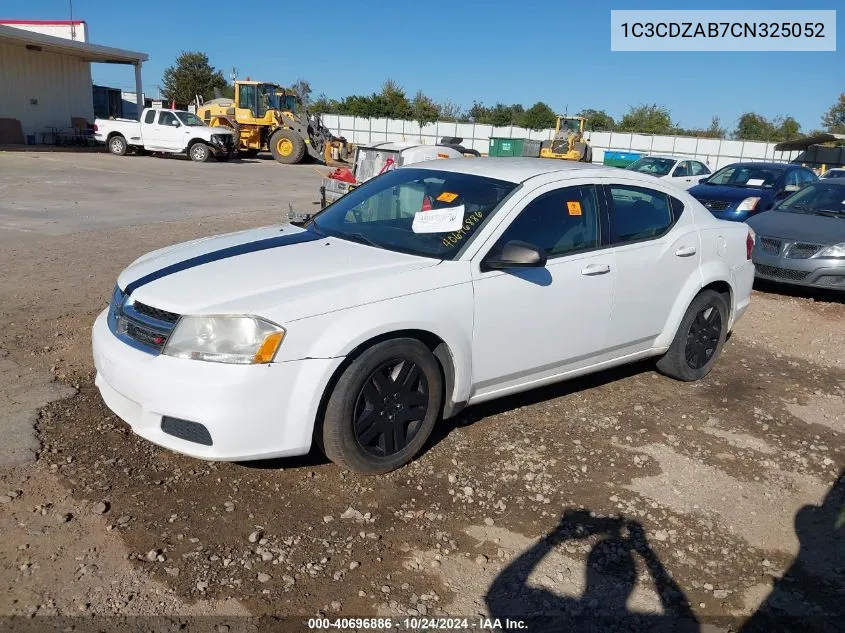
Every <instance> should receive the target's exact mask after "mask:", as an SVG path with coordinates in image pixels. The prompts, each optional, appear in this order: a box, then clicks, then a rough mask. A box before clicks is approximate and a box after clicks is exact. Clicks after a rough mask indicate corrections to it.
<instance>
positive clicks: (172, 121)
mask: <svg viewBox="0 0 845 633" xmlns="http://www.w3.org/2000/svg"><path fill="white" fill-rule="evenodd" d="M178 123H179V122H178V121H177V120H176V116H175V115H174V114H173V113H172V112H162V113H161V114H159V115H158V124H159V125H168V126H174V125H178Z"/></svg>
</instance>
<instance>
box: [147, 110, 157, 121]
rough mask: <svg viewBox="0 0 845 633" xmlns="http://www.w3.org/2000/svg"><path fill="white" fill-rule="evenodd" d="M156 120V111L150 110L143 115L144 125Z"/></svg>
mask: <svg viewBox="0 0 845 633" xmlns="http://www.w3.org/2000/svg"><path fill="white" fill-rule="evenodd" d="M155 118H156V111H155V110H150V111H149V112H147V114H145V115H144V123H152V122H153V121H155Z"/></svg>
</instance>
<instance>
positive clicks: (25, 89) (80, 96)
mask: <svg viewBox="0 0 845 633" xmlns="http://www.w3.org/2000/svg"><path fill="white" fill-rule="evenodd" d="M86 40H87V27H86V26H85V23H84V22H20V21H16V22H14V23H13V22H0V120H6V121H7V122H8V121H10V120H11V121H14V120H17V121H20V126H21V128H22V129H23V134H24V136H26V137H30V140H31V139H32V138H34V139H35V140H36V142H38V143H41V142H43V139H44V138H45V136H46V135H47V134H48V133H49V132H50V131H51V130H65V129H67V128H69V127H71V125H72V122H71V119H72V118H74V117H77V118H84V119H86V120H87V121H89V122H93V120H94V103H93V93H92V83H91V63H92V62H99V63H105V64H129V65H132V66H134V67H135V85H136V87H137V94H138V95H141V94H142V85H141V65H142V63H143V62H145V61H147V55H146V54H145V53H136V52H134V51H127V50H121V49H117V48H111V47H108V46H98V45H96V44H90V43H88V42H87V41H86Z"/></svg>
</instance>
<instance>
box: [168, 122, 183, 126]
mask: <svg viewBox="0 0 845 633" xmlns="http://www.w3.org/2000/svg"><path fill="white" fill-rule="evenodd" d="M170 125H172V126H173V127H181V125H180V124H179V121H171V122H170Z"/></svg>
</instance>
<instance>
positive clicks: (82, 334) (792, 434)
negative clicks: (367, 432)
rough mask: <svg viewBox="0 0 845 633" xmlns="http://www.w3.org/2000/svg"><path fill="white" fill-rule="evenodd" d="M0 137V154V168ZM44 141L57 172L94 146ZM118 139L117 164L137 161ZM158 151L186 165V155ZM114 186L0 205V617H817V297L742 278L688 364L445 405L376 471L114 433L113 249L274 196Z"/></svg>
mask: <svg viewBox="0 0 845 633" xmlns="http://www.w3.org/2000/svg"><path fill="white" fill-rule="evenodd" d="M106 158H107V159H109V160H111V159H112V158H113V157H96V158H86V160H88V161H95V160H96V161H100V160H102V159H106ZM11 160H12V159H11V158H9V157H8V156H4V155H2V154H0V187H2V186H3V185H4V183H5V184H6V188H7V189H8V184H9V183H8V181H4V180H3V178H4V177H6V176H5V174H6V173H8V171H6V172H4V171H3V170H2V168H3V166H4V165H5V164H6V163H9V164H10V161H11ZM53 160H57V161H58V162H59V167H60V169H61V170H63V173H65V172H66V174H67V178H70V179H71V180H73V181H74V182H77V181H79V180H84V179H85V178H91V177H95V176H92V175H91V174H95V175H96V174H99V172H97V171H91V170H90V169H88V170H86V169H85V168H86V167H91V166H95V167H97V169H110V168H111V166H110V164H109V163H100V162H97V163H90V164H89V163H86V162H85V161H80V160H74V161H71V160H70V159H67V157H58V158H55V157H54V159H53ZM133 160H136V165H137V166H138V169H139V171H140V172H143V173H142V174H141V175H142V176H143V177H144V178H150V179H151V178H153V177H154V176H155V174H157V173H158V171H157V170H159V169H160V164H158V163H156V160H157V159H152V158H151V159H133ZM4 161H6V163H4ZM162 162H165V161H162ZM169 162H170V163H171V165H172V168H173V171H174V172H175V171H177V167H178V169H181V168H182V167H183V166H189V167H190V168H191V169H190V171H189V172H187V171H186V173H184V174H181V175H180V176H178V178H179V179H180V182H182V183H183V185H182V186H190V187H194V188H197V187H200V186H201V185H200V183H199V181H198V177H197V174H198V173H200V174H202V173H203V172H197V171H196V170H194V169H193V167H195V166H194V165H191V164H190V163H187V164H186V165H183V164H181V163H178V164H177V163H175V162H174V161H169ZM15 164H16V165H17V163H15ZM77 164H78V168H77ZM203 167H206V166H203ZM207 167H209V168H210V169H219V168H221V167H226V168H228V167H230V166H228V165H208V166H207ZM231 167H235V166H234V165H233V166H231ZM246 167H247V166H246V165H241V166H239V168H240V169H242V170H243V169H246ZM260 167H261V168H262V169H266V173H267V174H272V173H274V172H273V171H272V170H270V169H269V168H270V167H277V166H275V165H261V166H260ZM121 169H124V167H123V166H121ZM285 169H286V168H280V169H278V170H277V171H276V172H275V173H285V172H284V170H285ZM144 170H146V171H144ZM227 173H228V172H227ZM299 173H300V175H301V177H302V178H304V179H308V178H310V180H309V181H307V183H306V184H309V185H312V186H314V185H315V183H316V174H314V173H313V170H311V171H310V172H308V171H305V170H301V171H300V172H299ZM48 176H49V174H48ZM286 177H289V176H286ZM46 178H47V180H50V178H49V177H46ZM306 184H300V185H298V187H299V191H300V192H304V191H307V186H306ZM233 186H236V183H234V184H233ZM45 187H46V188H47V189H49V186H48V185H45ZM59 190H60V188H58V187H57V186H53V189H52V195H53V196H56V195H60V193H59ZM237 193H238V196H239V197H247V196H249V195H250V191H248V190H244V191H239V192H237ZM40 195H42V196H44V197H45V198H49V197H50V195H51V194H50V193H49V191H47V190H46V189H45V191H42V193H41V194H40ZM103 195H105V194H103ZM285 195H287V194H286V193H285V192H284V190H280V193H279V197H280V198H281V199H284V197H285ZM299 195H300V197H307V196H306V194H303V193H300V194H299ZM13 202H14V200H12V202H10V200H9V199H4V200H2V201H0V217H3V214H4V212H6V211H8V208H9V207H10V206H11V205H12V203H13ZM99 202H100V203H103V201H102V200H100V201H99ZM124 203H125V204H129V205H130V209H129V211H131V210H133V209H134V210H135V211H136V212H137V223H132V222H131V221H130V220H131V214H128V213H127V214H126V216H125V217H123V216H122V217H121V219H120V222H118V223H117V225H116V226H111V225H109V226H107V227H106V228H101V227H98V226H97V223H96V222H93V223H92V222H88V223H86V224H84V225H81V226H76V225H74V224H73V218H72V217H70V218H67V217H62V218H59V220H58V221H59V224H60V225H61V226H66V227H67V229H66V230H64V229H63V230H62V231H53V232H46V231H40V230H38V229H37V227H35V228H32V227H29V228H27V229H26V230H22V229H21V228H20V227H17V228H14V227H12V228H8V225H7V228H5V229H4V228H0V241H2V243H3V244H4V248H3V249H0V269H2V270H3V275H2V277H0V350H2V352H0V401H2V402H3V405H4V406H2V407H0V410H12V409H14V415H5V416H4V415H2V414H0V424H1V425H2V427H3V429H2V430H0V433H6V434H7V436H9V437H12V436H14V437H17V436H19V435H20V434H21V431H20V430H11V429H13V428H14V429H18V427H12V426H10V425H11V424H12V423H13V418H14V420H15V421H16V422H15V423H17V424H24V426H26V425H25V423H21V422H20V419H21V417H20V416H26V415H32V416H36V417H37V423H36V430H37V437H36V438H35V439H36V440H37V442H38V443H40V449H38V450H37V460H36V461H35V462H33V463H21V461H19V462H17V463H11V462H9V465H7V466H6V467H5V468H3V469H0V504H1V505H2V506H3V507H2V510H0V529H2V530H3V531H4V535H5V538H4V539H3V543H2V545H0V615H64V616H70V615H80V614H83V615H92V614H93V615H108V616H127V617H128V616H137V615H160V616H168V617H170V618H173V620H172V621H171V623H172V622H176V621H177V620H178V618H179V617H180V616H192V615H206V616H215V617H217V618H220V619H219V620H206V621H204V626H206V625H210V623H211V622H215V623H216V624H215V625H214V626H215V627H218V628H217V630H224V629H223V628H219V627H228V626H235V627H236V626H237V623H243V622H245V621H246V620H244V616H271V615H272V616H281V615H288V616H302V617H309V616H313V615H316V614H326V615H329V616H332V617H334V616H339V617H352V616H357V617H360V616H375V615H393V616H403V617H404V616H407V615H410V616H433V615H453V616H457V615H460V616H466V617H471V618H473V620H472V622H475V623H476V624H475V626H476V628H483V627H482V626H481V624H483V621H480V620H479V618H481V617H500V618H505V617H511V618H516V617H520V618H531V617H532V616H535V615H538V614H543V615H544V616H548V615H549V614H552V615H553V616H554V618H553V619H548V618H546V619H544V620H530V622H531V623H532V627H533V628H532V630H535V629H536V630H541V629H542V627H543V626H544V625H543V623H544V622H545V623H546V625H547V627H551V628H548V630H567V628H569V630H593V629H590V628H589V626H590V625H592V626H599V624H601V625H602V626H599V628H596V629H595V630H613V628H614V627H616V628H618V629H619V630H623V629H624V630H645V629H648V628H649V627H655V626H664V627H668V628H666V629H665V630H727V629H732V628H734V629H735V628H736V627H737V626H738V625H739V624H741V623H742V622H743V621H744V620H745V619H747V618H748V616H750V615H752V614H754V613H756V612H758V611H760V607H761V605H764V604H765V605H767V607H770V608H774V607H777V608H778V609H780V610H781V611H779V612H778V613H786V614H790V615H793V616H802V617H805V619H803V620H801V626H800V627H799V629H796V630H836V629H835V623H838V624H840V626H841V622H842V621H844V620H843V618H845V613H843V606H842V599H841V597H842V595H845V542H844V541H843V535H842V533H843V530H839V531H838V532H835V531H834V527H833V523H834V515H835V513H836V512H838V509H839V508H840V507H842V504H843V496H845V490H843V488H845V480H843V479H842V478H843V476H845V470H843V467H845V341H843V338H842V334H841V332H842V324H843V323H845V303H843V298H840V297H836V296H832V295H821V294H816V293H808V292H794V291H793V292H783V289H782V288H775V287H769V286H766V287H761V288H760V289H758V290H757V291H755V293H754V297H753V301H752V306H751V308H750V309H749V312H748V314H747V315H746V316H745V317H744V319H743V320H742V321H741V322H740V323H739V325H738V327H737V328H736V330H735V332H734V334H733V336H732V337H731V338H730V340H729V342H728V343H727V344H726V346H725V349H724V352H723V354H722V357H721V358H720V360H719V362H718V363H717V365H716V368H715V369H714V371H713V372H712V374H711V375H710V376H709V377H708V378H707V379H706V380H704V381H702V382H699V383H693V384H684V383H678V382H674V381H672V380H670V379H667V378H665V377H662V376H660V375H658V374H656V373H654V371H653V370H652V367H651V365H650V364H648V363H641V364H636V365H631V366H627V367H623V368H619V369H616V370H612V371H607V372H603V373H601V374H598V375H595V376H591V377H587V378H583V379H578V380H574V381H570V382H567V383H563V384H560V385H557V386H553V387H549V388H544V389H540V390H536V391H532V392H529V393H526V394H522V395H520V396H517V397H511V398H507V399H503V400H500V401H497V402H494V403H489V404H486V405H482V406H478V407H474V408H470V409H468V410H466V411H464V412H463V413H462V414H461V416H460V417H458V418H457V419H455V420H450V421H447V422H445V423H442V424H441V425H440V427H439V428H438V429H437V430H436V432H435V436H434V437H433V438H432V440H431V442H430V443H429V445H428V447H427V449H426V450H425V452H424V454H423V455H422V456H421V457H420V458H419V459H418V460H416V461H415V462H413V463H412V464H410V465H409V466H407V467H405V468H403V469H401V470H399V471H397V472H395V473H391V474H389V475H387V476H382V477H375V478H367V477H361V476H359V475H356V474H354V473H350V472H347V471H344V470H342V469H340V468H338V467H337V466H335V465H333V464H331V463H328V462H326V461H325V459H324V458H322V457H320V456H319V455H316V454H315V455H309V456H307V457H304V458H301V459H296V460H283V461H274V462H261V463H249V464H228V463H208V462H202V461H198V460H194V459H190V458H187V457H183V456H180V455H177V454H174V453H170V452H168V451H166V450H163V449H159V448H157V447H155V446H153V445H151V444H149V443H147V442H145V441H143V440H141V439H139V438H137V437H135V436H134V435H133V434H132V433H131V432H130V431H129V429H128V427H127V426H126V425H125V424H124V423H123V422H121V421H120V420H119V419H117V418H116V417H115V416H114V415H112V414H111V412H110V411H109V410H108V409H107V408H106V407H105V406H104V405H103V404H102V401H101V400H100V397H99V395H98V393H97V391H96V389H95V388H94V386H93V366H92V362H91V358H90V349H89V348H90V327H91V324H92V323H93V320H94V317H95V315H96V313H97V312H98V311H99V310H101V309H102V307H103V306H104V305H105V303H106V300H107V297H108V296H109V293H110V290H111V288H112V285H113V283H114V279H115V277H116V275H117V273H118V272H119V270H120V269H122V268H123V267H124V266H125V265H126V264H127V263H129V262H130V261H131V260H133V259H134V258H135V257H137V256H138V255H140V254H142V253H144V252H146V251H149V250H151V249H153V248H156V247H158V246H161V245H165V244H169V243H173V242H176V241H181V240H185V239H190V238H193V237H198V236H202V235H208V234H213V233H217V232H221V231H227V230H237V229H241V228H246V227H250V226H261V225H265V224H269V223H272V222H275V221H277V220H278V215H279V209H278V208H276V207H273V206H270V205H267V204H261V205H257V208H258V209H259V210H255V209H256V205H254V204H252V203H247V204H245V210H239V211H237V212H234V213H233V212H231V211H229V212H224V211H225V209H223V208H224V207H226V206H231V205H232V199H231V198H227V197H224V198H220V199H219V200H218V201H217V202H216V203H215V202H214V200H211V201H210V203H209V206H208V208H207V209H206V208H202V209H199V210H197V209H193V210H191V212H190V213H184V214H181V215H180V213H179V212H178V210H173V212H172V213H171V214H169V215H166V216H165V220H162V219H161V218H159V217H156V216H155V214H150V212H149V209H148V208H147V207H146V206H145V202H144V201H143V200H141V199H139V200H135V201H124ZM215 204H217V205H219V208H218V207H217V206H214V205H215ZM132 205H134V206H132ZM55 212H56V213H58V211H55ZM127 223H128V225H127ZM21 385H25V386H26V387H25V388H21ZM32 394H34V395H32ZM27 395H31V396H32V397H31V398H30V399H29V400H26V398H25V396H27ZM6 402H10V403H13V404H14V403H17V404H16V405H15V407H16V408H13V407H7V406H5V405H6ZM27 407H29V408H27ZM15 416H17V417H15ZM38 443H36V444H34V445H31V447H32V448H37V447H38V445H39V444H38ZM24 444H25V446H24V448H23V449H20V450H22V451H24V452H25V451H26V450H28V449H27V448H26V446H30V445H28V444H26V442H24ZM17 454H20V451H19V452H18V453H17ZM22 461H25V460H22ZM5 490H8V492H7V493H6V494H3V491H5ZM767 612H768V611H766V610H765V609H764V610H763V611H762V615H765V614H766V613H767ZM831 616H838V617H839V618H840V619H839V620H833V619H830V617H831ZM605 617H611V618H612V622H613V625H612V626H611V625H610V623H609V622H610V621H607V620H604V619H603V618H605ZM756 617H757V618H760V617H762V616H761V615H760V614H759V613H758V615H757V616H756ZM226 618H229V620H226ZM39 621H41V622H44V620H39ZM224 621H227V622H230V623H235V624H223V622H224ZM258 622H259V623H260V622H263V621H258ZM550 622H551V623H553V624H549V623H550ZM682 622H685V623H687V625H689V626H690V628H689V629H683V628H682V624H681V623H682ZM753 622H757V621H756V620H754V621H753ZM778 622H780V623H781V624H783V623H784V622H789V620H784V619H781V620H778ZM576 623H577V624H578V627H580V628H576V627H574V625H575V624H576ZM597 623H599V624H597ZM690 623H691V624H690ZM626 626H627V627H628V628H627V629H626V628H625V627H626ZM762 626H763V628H761V629H759V630H776V629H777V628H778V627H777V626H774V627H772V626H771V622H769V623H764V624H763V625H762ZM602 627H603V628H602ZM826 627H834V628H826ZM213 628H214V627H212V628H211V629H207V630H213ZM660 630H664V629H660Z"/></svg>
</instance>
